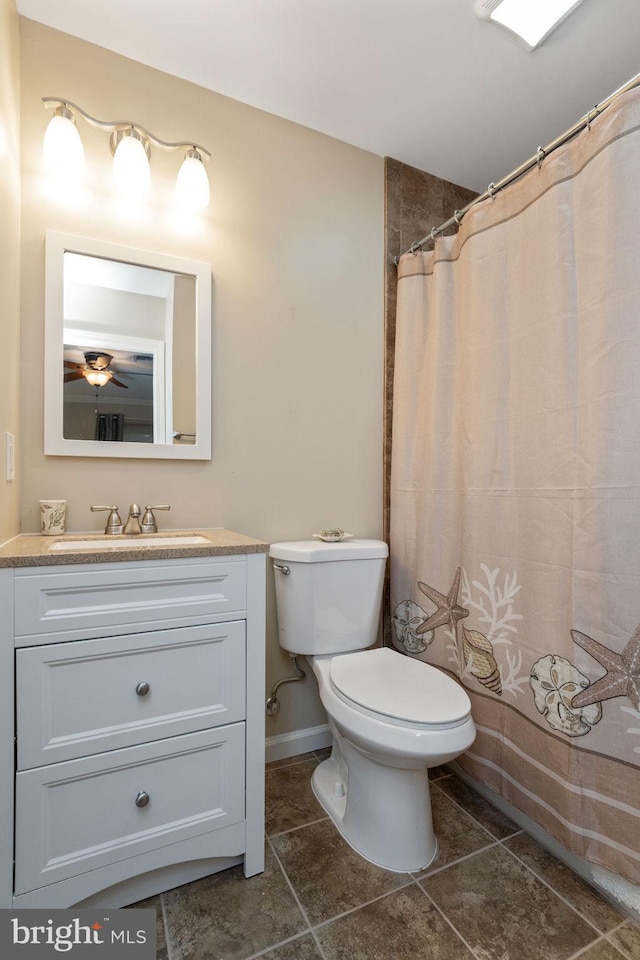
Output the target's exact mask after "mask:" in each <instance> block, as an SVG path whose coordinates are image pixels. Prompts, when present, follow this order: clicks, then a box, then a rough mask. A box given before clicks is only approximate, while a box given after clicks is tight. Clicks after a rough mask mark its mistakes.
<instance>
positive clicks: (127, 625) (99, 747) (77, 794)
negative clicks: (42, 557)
mask: <svg viewBox="0 0 640 960" xmlns="http://www.w3.org/2000/svg"><path fill="white" fill-rule="evenodd" d="M264 573H265V554H264V553H263V552H259V553H258V552H256V553H246V554H238V555H230V556H197V557H194V556H185V557H178V558H173V559H159V560H140V561H134V562H130V561H126V560H123V561H117V562H106V563H105V562H100V563H96V562H92V563H77V562H74V563H62V564H56V565H45V566H22V567H15V568H13V569H1V570H0V598H1V599H2V609H3V621H4V622H3V626H2V627H1V628H0V629H2V630H3V632H5V633H8V632H9V631H8V629H7V628H8V625H9V623H11V624H12V627H13V629H12V631H11V632H12V634H13V636H12V638H11V643H12V647H11V649H12V652H11V657H9V655H8V650H9V646H8V644H7V639H8V638H7V637H5V638H4V644H3V650H2V653H1V656H2V678H3V679H2V680H1V681H0V683H2V692H3V693H4V694H6V695H7V697H8V698H9V699H10V698H11V692H10V690H9V685H8V683H7V682H6V676H7V672H10V674H11V679H12V683H13V678H14V676H15V730H12V739H13V737H15V749H11V751H9V750H8V742H7V740H8V738H6V737H5V738H4V740H3V750H2V751H1V752H0V758H3V759H2V762H3V766H4V767H5V770H6V773H7V774H9V773H10V776H8V777H7V776H3V777H1V778H0V779H1V780H2V782H3V787H2V788H1V789H0V800H1V802H2V807H1V812H2V827H3V830H2V832H3V833H4V834H5V837H4V838H3V840H2V843H1V844H0V906H2V907H8V906H25V907H68V906H72V905H77V904H82V905H94V904H95V905H97V904H100V905H104V906H121V905H124V904H126V903H131V902H134V901H136V900H139V899H142V898H144V897H146V896H150V895H152V894H153V893H157V892H158V891H160V890H163V889H168V888H170V887H172V886H176V885H178V884H180V883H185V882H187V881H190V880H193V879H196V878H198V877H201V876H205V875H207V874H209V873H213V872H216V871H217V870H220V869H224V868H226V867H228V866H231V865H233V864H235V863H240V862H243V863H244V872H245V875H246V876H251V875H253V874H255V873H259V872H261V871H262V870H263V869H264V617H265V612H264ZM9 609H10V610H11V611H12V616H9ZM5 667H6V668H7V670H6V671H5ZM1 699H2V703H3V707H2V708H1V709H2V722H3V730H4V722H6V721H8V719H9V711H8V710H7V709H6V701H5V698H4V697H3V698H1ZM13 712H14V711H13V710H12V711H11V713H12V714H13ZM12 747H13V743H12ZM9 753H10V755H11V761H10V762H11V770H10V771H9V770H8V763H9ZM4 772H5V771H3V773H4ZM7 780H9V781H10V783H11V784H12V790H11V795H10V792H9V790H8V789H7ZM12 819H13V822H14V825H15V826H14V829H13V831H10V832H11V834H12V847H13V850H12V854H11V856H12V860H14V861H15V862H14V865H13V869H10V866H11V864H10V863H9V862H6V860H5V856H6V855H7V854H8V852H9V850H8V843H7V839H6V833H7V827H8V826H9V825H10V824H11V823H12Z"/></svg>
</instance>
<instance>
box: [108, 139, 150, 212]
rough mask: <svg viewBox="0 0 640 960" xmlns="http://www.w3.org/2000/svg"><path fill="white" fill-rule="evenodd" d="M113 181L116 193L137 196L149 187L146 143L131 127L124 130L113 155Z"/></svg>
mask: <svg viewBox="0 0 640 960" xmlns="http://www.w3.org/2000/svg"><path fill="white" fill-rule="evenodd" d="M113 183H114V186H115V188H116V190H117V191H118V193H121V194H126V195H127V196H139V195H140V194H142V193H144V192H145V191H146V190H148V189H149V186H150V184H151V168H150V166H149V158H148V156H147V150H146V143H145V142H144V141H143V138H142V137H141V136H140V134H139V133H138V132H137V131H136V130H134V129H133V127H132V128H131V129H130V130H126V131H124V133H123V135H122V137H121V139H120V142H119V143H118V145H117V147H116V151H115V154H114V157H113Z"/></svg>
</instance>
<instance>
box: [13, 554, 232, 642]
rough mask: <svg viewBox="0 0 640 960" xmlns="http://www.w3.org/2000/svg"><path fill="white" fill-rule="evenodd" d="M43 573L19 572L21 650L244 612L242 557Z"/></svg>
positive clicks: (18, 636)
mask: <svg viewBox="0 0 640 960" xmlns="http://www.w3.org/2000/svg"><path fill="white" fill-rule="evenodd" d="M42 570H43V568H42V567H40V568H38V567H36V568H34V567H30V568H24V569H18V570H16V575H15V634H16V646H18V647H22V646H29V645H31V644H35V643H45V642H46V641H47V638H48V639H50V640H80V639H84V638H90V637H104V636H109V635H113V634H123V633H135V632H137V631H140V630H153V629H161V628H163V627H174V626H175V627H177V626H187V625H188V624H190V623H209V622H212V621H216V620H223V619H230V618H231V616H232V614H233V615H240V616H242V615H244V612H245V609H246V605H247V587H246V561H245V558H244V556H240V557H239V558H238V559H237V560H235V559H230V558H225V560H216V559H209V558H204V559H202V558H190V559H187V558H184V559H182V560H180V561H171V560H156V561H150V562H147V561H142V562H140V563H131V564H129V563H104V564H100V565H99V566H98V565H96V564H93V565H92V564H82V565H77V566H76V565H63V566H56V567H47V568H46V572H41V571H42ZM36 571H38V572H36Z"/></svg>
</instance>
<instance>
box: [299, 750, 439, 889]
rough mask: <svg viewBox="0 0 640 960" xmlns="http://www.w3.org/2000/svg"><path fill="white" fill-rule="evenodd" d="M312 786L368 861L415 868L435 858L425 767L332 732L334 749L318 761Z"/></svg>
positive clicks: (405, 869)
mask: <svg viewBox="0 0 640 960" xmlns="http://www.w3.org/2000/svg"><path fill="white" fill-rule="evenodd" d="M311 786H312V788H313V792H314V794H315V796H316V798H317V800H318V802H319V803H320V805H321V806H322V807H323V809H324V810H325V811H326V812H327V813H328V815H329V816H330V817H331V819H332V821H333V822H334V824H335V826H336V827H337V829H338V831H339V832H340V833H341V834H342V836H343V837H344V839H345V840H346V841H347V843H348V844H349V846H351V847H352V848H353V849H354V850H355V851H356V853H359V854H360V856H361V857H364V859H365V860H368V861H369V862H370V863H373V864H375V865H376V866H378V867H383V868H384V869H385V870H391V871H393V872H396V873H413V872H415V871H418V870H423V869H425V867H428V866H429V865H430V864H431V863H433V861H434V860H435V858H436V856H437V853H438V844H437V840H436V837H435V834H434V832H433V822H432V817H431V799H430V796H429V779H428V773H427V769H426V767H415V768H411V769H406V768H398V767H392V766H387V765H385V764H382V763H380V762H379V761H378V760H376V759H373V758H371V757H369V756H367V755H366V754H364V753H362V752H361V751H360V750H357V749H356V748H354V746H353V745H352V744H350V743H348V742H347V741H345V740H344V738H343V737H341V736H340V735H339V734H338V735H335V734H334V745H333V751H332V754H331V756H330V757H329V758H328V759H327V760H324V761H323V762H322V763H321V764H319V765H318V766H317V767H316V769H315V771H314V773H313V776H312V778H311Z"/></svg>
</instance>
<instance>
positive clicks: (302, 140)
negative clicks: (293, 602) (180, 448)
mask: <svg viewBox="0 0 640 960" xmlns="http://www.w3.org/2000/svg"><path fill="white" fill-rule="evenodd" d="M21 31H22V50H21V56H22V123H23V140H22V145H23V168H22V172H23V218H22V231H23V242H22V256H23V260H22V300H23V310H22V334H23V351H24V353H23V356H24V368H23V369H24V382H23V390H22V397H21V404H22V413H23V426H22V430H23V434H24V464H23V470H22V477H21V479H22V492H23V510H22V527H23V530H24V531H33V530H35V529H36V528H37V513H36V504H37V500H38V499H39V498H41V497H44V496H48V497H64V498H66V499H67V500H68V501H69V507H68V524H69V528H70V529H71V530H90V529H91V530H97V529H99V524H100V516H101V515H93V514H91V513H90V512H89V506H90V504H91V503H117V504H119V505H120V507H121V508H123V509H124V510H125V511H126V509H127V507H128V505H129V503H130V502H131V501H132V500H136V501H138V502H139V503H142V504H145V503H153V502H156V503H166V502H169V503H171V505H172V509H171V513H169V514H162V516H161V520H162V524H163V526H165V527H167V526H169V527H175V528H185V527H210V526H225V527H229V528H231V529H235V530H239V531H242V532H244V533H247V534H250V535H252V536H256V537H260V538H262V539H264V540H268V541H274V540H280V539H299V538H305V537H309V536H310V535H311V534H312V533H314V532H316V531H317V530H319V529H321V528H322V527H324V526H336V525H338V526H342V527H343V528H344V529H346V530H348V531H349V532H351V533H355V534H358V535H360V536H380V535H381V533H382V466H381V449H382V379H383V377H382V365H383V269H382V265H383V255H384V254H383V240H384V164H383V161H382V159H381V158H380V157H377V156H374V155H372V154H368V153H365V152H363V151H361V150H357V149H355V148H353V147H349V146H347V145H346V144H344V143H341V142H339V141H337V140H333V139H331V138H329V137H325V136H322V135H320V134H317V133H315V132H313V131H311V130H309V129H306V128H304V127H301V126H298V125H296V124H292V123H289V122H287V121H284V120H280V119H277V118H275V117H273V116H271V115H269V114H266V113H263V112H261V111H258V110H255V109H253V108H251V107H248V106H246V105H243V104H241V103H238V102H236V101H233V100H229V99H227V98H225V97H221V96H218V95H216V94H214V93H211V92H209V91H206V90H203V89H201V88H199V87H196V86H194V85H192V84H189V83H187V82H185V81H182V80H178V79H177V78H175V77H171V76H168V75H166V74H163V73H160V72H158V71H155V70H152V69H150V68H148V67H146V66H143V65H141V64H138V63H135V62H133V61H131V60H127V59H125V58H123V57H120V56H118V55H116V54H113V53H111V52H109V51H107V50H104V49H102V48H100V47H96V46H93V45H91V44H88V43H85V42H84V41H80V40H77V39H74V38H72V37H70V36H67V35H65V34H62V33H58V32H56V31H53V30H50V29H48V28H46V27H43V26H41V25H39V24H35V23H33V22H31V21H26V20H23V21H21ZM45 95H49V96H64V97H67V98H68V99H70V100H73V101H75V102H77V103H79V104H80V105H81V106H82V107H83V108H84V109H85V110H87V111H88V112H89V113H91V114H93V115H94V116H97V117H99V118H102V119H121V118H123V119H132V120H136V121H137V122H138V123H141V124H142V125H143V126H146V127H148V128H149V129H150V130H152V131H153V132H154V133H155V134H156V135H157V136H159V137H161V138H162V139H164V140H183V139H185V138H186V137H189V138H191V137H193V138H194V139H195V140H197V141H199V142H200V143H202V144H204V145H205V146H206V147H208V148H209V149H210V150H211V151H212V153H213V158H212V160H211V162H210V164H209V176H210V180H211V187H212V204H211V207H210V209H209V210H208V211H207V212H206V214H205V216H204V217H203V218H202V219H201V221H200V223H199V225H198V226H197V227H195V228H192V229H191V230H189V231H188V232H184V233H181V232H179V231H178V229H177V228H176V227H175V226H174V225H172V224H171V223H170V222H169V219H168V216H167V210H168V205H167V202H166V201H167V198H168V197H169V196H170V193H171V190H172V186H173V180H174V177H175V173H176V172H177V168H178V165H179V156H178V154H169V153H160V152H158V151H155V152H154V154H153V156H152V174H153V178H154V185H153V188H152V195H151V197H150V201H149V206H148V209H147V212H146V214H145V215H144V217H142V218H137V217H134V216H128V217H123V216H121V214H120V213H119V212H118V211H117V210H116V208H115V207H114V205H113V202H112V198H111V194H110V167H111V157H110V154H109V150H108V146H107V137H106V136H105V134H103V133H102V132H101V131H98V130H95V129H94V128H91V127H89V126H88V125H87V124H85V123H83V122H82V121H80V122H79V129H80V131H81V134H82V137H83V141H84V144H85V151H86V155H87V166H88V170H89V174H90V178H91V179H90V183H89V189H88V192H87V197H86V199H85V201H84V202H83V203H82V204H81V205H79V206H74V204H72V203H71V202H65V198H63V197H58V198H52V197H50V196H47V195H46V193H45V191H44V187H45V181H44V179H43V174H42V168H41V141H42V135H43V133H44V129H45V126H46V122H47V119H48V114H47V112H46V111H44V110H43V108H42V106H41V103H40V98H41V97H42V96H45ZM46 229H54V230H61V231H65V232H68V233H74V234H79V235H84V236H89V237H95V238H99V239H103V240H107V241H110V242H120V243H124V244H127V245H130V246H138V247H142V248H146V249H151V250H158V251H161V252H164V253H169V254H174V255H177V256H184V257H187V258H190V259H195V260H204V261H208V262H210V263H211V269H212V274H213V283H214V297H213V302H214V307H213V330H214V335H213V341H214V355H213V377H214V390H213V459H212V460H211V462H207V463H189V462H180V461H177V462H166V461H157V462H149V461H135V460H129V461H127V460H112V461H108V460H107V461H105V460H91V459H83V458H67V457H45V456H44V455H43V453H42V445H43V436H42V431H43V426H42V404H43V397H42V365H43V350H42V336H43V319H44V318H43V269H44V261H43V256H44V253H43V237H44V232H45V230H46ZM102 519H104V518H102ZM272 589H273V587H272V583H271V580H270V582H269V593H268V601H269V603H268V606H269V619H268V681H269V684H271V683H272V682H274V681H275V680H276V679H278V678H279V677H280V676H281V675H283V674H284V673H287V672H288V671H289V664H288V661H287V658H286V657H284V656H283V654H282V653H281V651H280V650H279V648H278V645H277V635H276V632H275V619H274V610H273V595H272ZM282 703H283V707H282V711H281V714H280V716H279V717H278V718H277V719H275V720H269V721H268V725H267V735H273V734H277V733H284V732H287V731H289V730H291V729H297V728H304V727H307V726H313V725H315V724H317V723H322V722H323V720H324V715H323V712H322V709H321V707H320V705H319V701H318V700H317V698H316V695H315V681H313V680H309V681H307V682H305V683H304V684H299V685H295V686H289V687H288V688H284V690H283V691H282Z"/></svg>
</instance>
